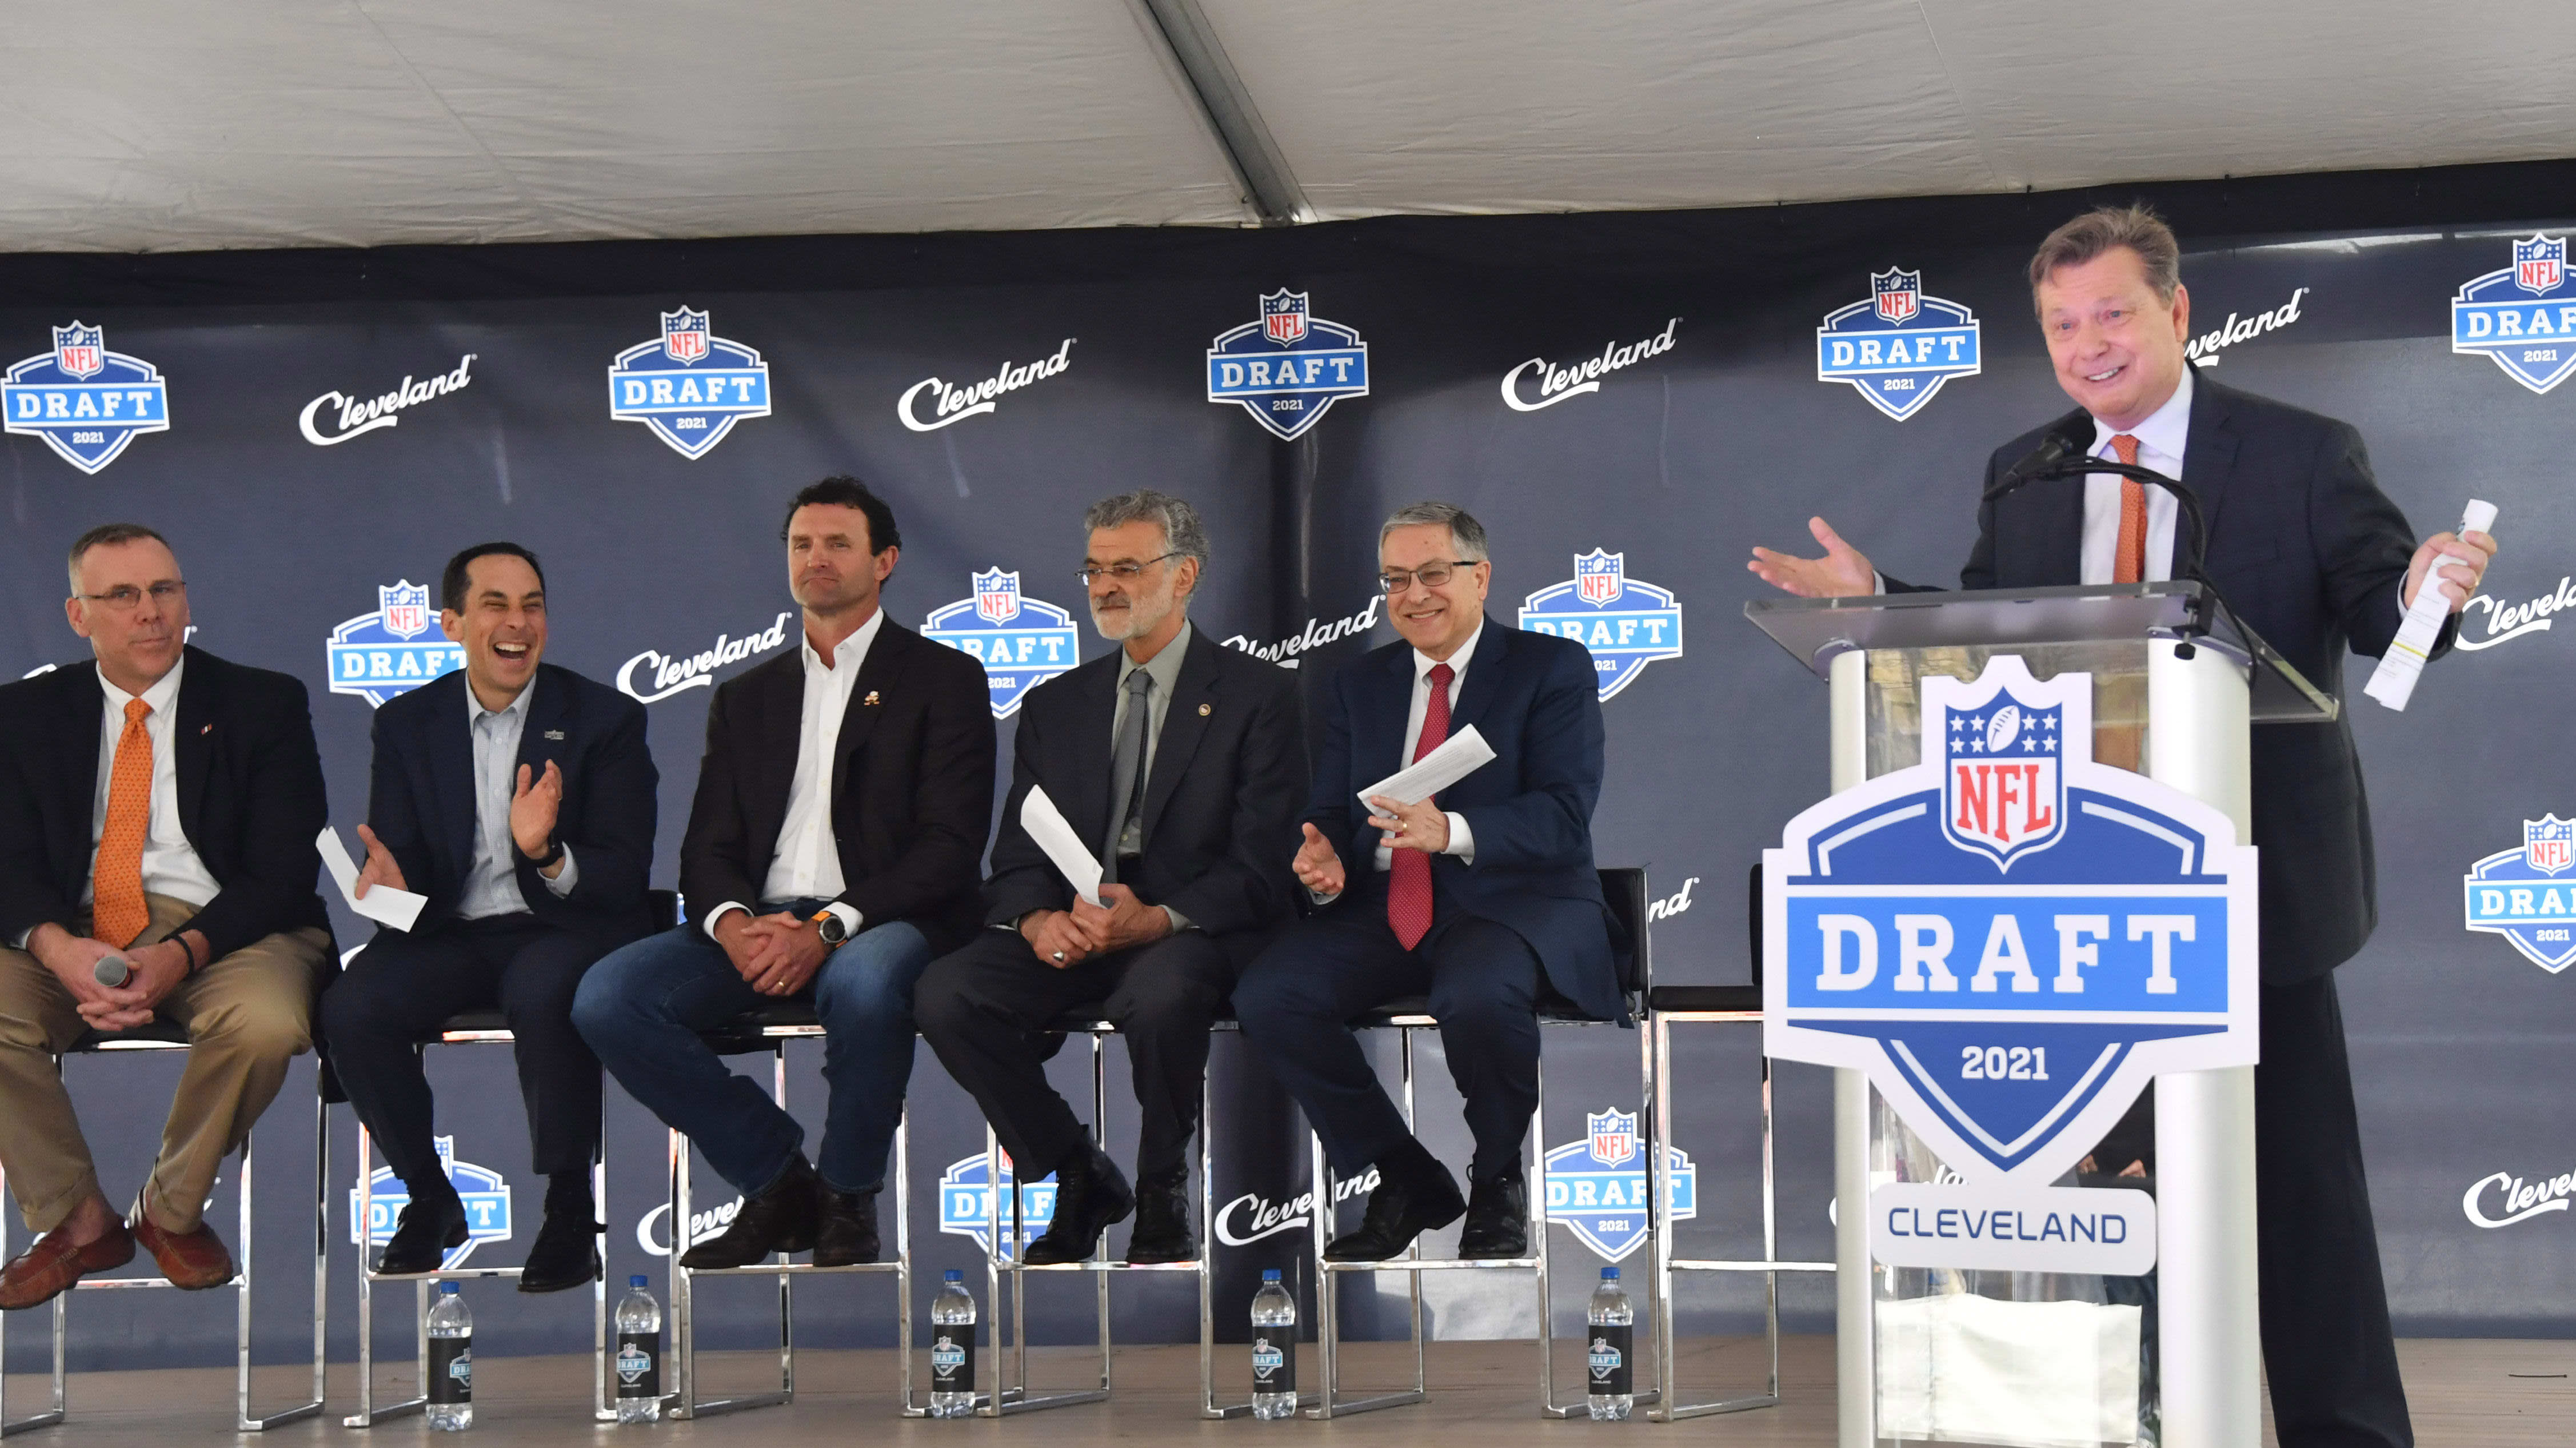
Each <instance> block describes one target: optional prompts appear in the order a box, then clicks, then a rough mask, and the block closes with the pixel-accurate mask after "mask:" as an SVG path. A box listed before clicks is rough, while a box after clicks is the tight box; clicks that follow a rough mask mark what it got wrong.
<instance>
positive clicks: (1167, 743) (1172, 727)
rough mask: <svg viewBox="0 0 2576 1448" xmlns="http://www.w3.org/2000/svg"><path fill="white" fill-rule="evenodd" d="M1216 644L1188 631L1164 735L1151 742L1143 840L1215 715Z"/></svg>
mask: <svg viewBox="0 0 2576 1448" xmlns="http://www.w3.org/2000/svg"><path fill="white" fill-rule="evenodd" d="M1215 651H1216V645H1215V644H1213V643H1210V642H1209V641H1208V639H1207V636H1206V635H1205V634H1202V633H1200V632H1199V631H1198V630H1196V629H1192V630H1190V650H1189V652H1188V653H1186V654H1183V655H1182V656H1181V672H1180V675H1179V677H1177V678H1175V679H1174V680H1173V681H1172V702H1171V705H1170V707H1168V708H1166V709H1165V710H1164V711H1163V732H1162V735H1161V737H1159V738H1157V739H1156V740H1155V741H1154V770H1153V773H1152V774H1151V775H1150V776H1148V778H1147V780H1146V783H1145V818H1144V822H1143V827H1144V834H1143V837H1144V838H1145V839H1148V840H1150V839H1152V838H1153V837H1154V820H1155V817H1156V816H1158V815H1160V814H1161V813H1162V812H1163V806H1164V805H1166V804H1169V803H1171V799H1172V792H1173V791H1174V790H1177V789H1179V788H1180V787H1181V776H1182V775H1183V774H1184V773H1186V772H1188V770H1189V767H1190V759H1191V757H1192V756H1193V755H1195V754H1197V753H1198V750H1199V741H1200V740H1202V739H1204V738H1206V737H1207V732H1208V725H1209V722H1210V721H1211V719H1212V718H1213V717H1214V715H1215V712H1216V697H1217V687H1216V660H1215V658H1214V657H1213V655H1214V654H1215Z"/></svg>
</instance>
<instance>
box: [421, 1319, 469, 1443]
mask: <svg viewBox="0 0 2576 1448" xmlns="http://www.w3.org/2000/svg"><path fill="white" fill-rule="evenodd" d="M423 1391H424V1392H425V1393H426V1394H427V1396H428V1398H429V1426H431V1427H433V1428H436V1429H438V1430H440V1431H441V1432H446V1433H457V1432H462V1431H464V1430H465V1429H467V1428H471V1427H473V1426H474V1314H473V1313H471V1312H469V1311H467V1310H466V1307H465V1299H464V1298H463V1297H461V1296H459V1295H457V1291H456V1284H455V1283H453V1282H442V1283H440V1284H438V1302H437V1305H435V1306H433V1307H431V1308H430V1309H429V1383H428V1386H427V1387H426V1388H425V1389H423Z"/></svg>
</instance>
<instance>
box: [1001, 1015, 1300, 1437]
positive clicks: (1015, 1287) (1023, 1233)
mask: <svg viewBox="0 0 2576 1448" xmlns="http://www.w3.org/2000/svg"><path fill="white" fill-rule="evenodd" d="M1050 1029H1052V1030H1057V1031H1062V1032H1064V1033H1065V1034H1066V1035H1083V1036H1088V1037H1089V1038H1090V1041H1091V1141H1092V1144H1093V1145H1094V1146H1096V1147H1098V1148H1100V1149H1101V1150H1103V1151H1106V1150H1107V1149H1108V1146H1109V1136H1108V1119H1109V1111H1108V1106H1109V1089H1108V1085H1109V1083H1108V1073H1107V1068H1106V1063H1105V1060H1104V1058H1103V1047H1104V1043H1105V1042H1106V1041H1107V1039H1108V1038H1109V1037H1110V1036H1112V1035H1114V1034H1116V1033H1117V1030H1118V1027H1117V1025H1116V1024H1115V1023H1114V1022H1111V1021H1107V1020H1103V1019H1102V1018H1101V1017H1100V1013H1099V1007H1098V1006H1096V1005H1095V1006H1091V1007H1088V1008H1085V1009H1082V1010H1077V1011H1070V1012H1067V1013H1066V1014H1064V1015H1062V1016H1060V1017H1058V1018H1057V1019H1056V1020H1055V1021H1054V1022H1053V1023H1052V1025H1051V1026H1050ZM1211 1029H1213V1030H1233V1029H1235V1024H1234V1022H1233V1021H1232V1020H1231V1019H1224V1020H1219V1021H1217V1022H1216V1023H1215V1024H1214V1025H1213V1027H1212V1028H1211ZM1215 1123H1216V1113H1215V1110H1214V1103H1213V1099H1212V1095H1211V1092H1210V1090H1209V1086H1208V1076H1207V1075H1206V1074H1205V1073H1202V1074H1201V1076H1200V1077H1199V1132H1198V1136H1199V1221H1200V1223H1201V1226H1202V1230H1201V1232H1200V1234H1199V1250H1198V1256H1197V1257H1196V1258H1195V1259H1193V1260H1191V1261H1187V1262H1120V1261H1116V1260H1113V1259H1112V1258H1111V1257H1110V1256H1109V1234H1108V1233H1106V1232H1103V1233H1101V1236H1100V1241H1099V1242H1098V1243H1097V1244H1095V1245H1094V1247H1093V1250H1092V1255H1091V1257H1090V1258H1089V1260H1087V1261H1082V1262H1065V1263H1060V1264H1058V1265H1055V1266H1047V1267H1031V1266H1027V1265H1025V1264H1024V1263H1022V1262H1021V1260H1020V1257H1021V1253H1022V1251H1023V1250H1024V1249H1025V1248H1026V1247H1027V1246H1028V1231H1027V1228H1026V1226H1025V1224H1024V1223H1023V1221H1022V1216H1023V1213H1022V1202H1023V1199H1024V1198H1025V1197H1026V1195H1027V1189H1026V1188H1025V1187H1024V1186H1023V1185H1022V1184H1021V1182H1020V1181H1019V1179H1018V1178H1017V1176H1014V1177H1013V1178H1012V1179H1011V1188H1010V1193H1009V1195H1010V1198H1011V1219H1010V1224H1009V1233H1010V1234H1009V1235H1008V1236H1007V1237H1006V1236H1004V1235H1003V1222H1002V1197H1003V1190H1002V1171H1001V1167H1000V1163H1001V1160H1002V1147H1001V1143H1000V1142H999V1141H998V1140H997V1139H996V1138H995V1136H994V1134H993V1127H992V1123H990V1122H986V1123H985V1125H984V1161H985V1164H986V1165H985V1180H986V1181H987V1182H989V1183H991V1187H990V1189H989V1190H988V1191H987V1193H986V1195H985V1203H984V1208H985V1228H986V1230H985V1238H984V1240H985V1244H986V1246H985V1252H984V1300H985V1301H987V1302H990V1303H992V1304H993V1309H994V1310H993V1335H992V1341H993V1347H994V1349H995V1369H994V1383H993V1390H992V1391H991V1392H990V1393H978V1394H976V1404H975V1411H976V1412H977V1413H978V1414H979V1415H981V1416H984V1417H988V1418H998V1417H1003V1416H1006V1415H1008V1414H1013V1413H1031V1412H1037V1411H1039V1410H1041V1409H1045V1408H1069V1407H1072V1406H1073V1405H1075V1404H1077V1403H1099V1402H1106V1401H1107V1400H1108V1398H1109V1388H1110V1381H1109V1358H1110V1354H1109V1274H1111V1273H1113V1272H1187V1273H1190V1274H1191V1275H1192V1276H1194V1277H1195V1278H1196V1279H1197V1281H1198V1290H1199V1416H1200V1417H1202V1418H1240V1417H1248V1416H1250V1415H1251V1412H1252V1403H1251V1401H1250V1400H1249V1399H1246V1400H1245V1401H1243V1402H1240V1403H1224V1404H1220V1403H1219V1402H1217V1400H1216V1315H1215V1301H1214V1293H1215V1277H1214V1270H1213V1269H1214V1265H1215V1262H1214V1259H1215V1244H1216V1186H1215V1183H1216V1177H1215V1167H1214V1161H1215V1151H1214V1149H1213V1147H1212V1146H1211V1145H1210V1140H1209V1139H1210V1137H1211V1136H1212V1135H1213V1134H1214V1132H1215ZM1006 1244H1007V1245H1008V1247H1009V1250H1008V1251H1007V1252H1005V1251H1004V1247H1005V1245H1006ZM1006 1256H1007V1257H1008V1258H1009V1261H1008V1263H1007V1265H1006V1264H1005V1262H1004V1260H1003V1259H1004V1258H1005V1257H1006ZM1004 1272H1008V1273H1009V1274H1010V1279H1011V1350H1010V1362H1011V1371H1010V1373H1009V1375H1008V1377H1007V1379H1006V1378H1005V1376H1004V1374H1003V1373H1002V1371H1001V1368H1000V1356H1001V1354H1000V1349H1001V1345H1002V1338H1001V1327H1002V1314H1001V1301H1002V1297H1001V1291H1002V1288H1001V1279H1002V1274H1003V1273H1004ZM1031 1272H1086V1273H1089V1274H1091V1280H1092V1288H1093V1293H1094V1296H1093V1313H1094V1316H1095V1320H1096V1321H1097V1323H1098V1325H1099V1342H1100V1386H1098V1387H1097V1388H1082V1389H1074V1390H1070V1391H1066V1392H1056V1393H1031V1392H1030V1391H1029V1356H1028V1354H1029V1343H1028V1300H1027V1295H1026V1281H1025V1274H1027V1273H1031Z"/></svg>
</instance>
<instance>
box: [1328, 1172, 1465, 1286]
mask: <svg viewBox="0 0 2576 1448" xmlns="http://www.w3.org/2000/svg"><path fill="white" fill-rule="evenodd" d="M1415 1150H1416V1151H1419V1150H1420V1148H1418V1147H1417V1148H1415ZM1465 1210H1467V1202H1466V1199H1465V1198H1463V1197H1461V1196H1459V1195H1458V1179H1457V1178H1456V1177H1454V1176H1452V1175H1450V1174H1449V1168H1447V1167H1445V1166H1442V1165H1441V1164H1440V1163H1439V1162H1438V1161H1435V1160H1433V1159H1432V1158H1431V1157H1430V1155H1429V1154H1427V1153H1425V1154H1423V1155H1422V1156H1421V1157H1420V1159H1419V1160H1418V1161H1412V1162H1404V1163H1393V1162H1380V1163H1378V1184H1377V1190H1376V1191H1373V1192H1371V1193H1369V1199H1368V1213H1367V1215H1365V1216H1363V1217H1362V1218H1361V1219H1360V1224H1359V1227H1358V1228H1357V1229H1356V1230H1354V1231H1350V1232H1345V1233H1343V1234H1342V1235H1341V1236H1339V1237H1336V1238H1334V1239H1333V1240H1332V1242H1331V1243H1329V1244H1328V1245H1326V1247H1325V1248H1324V1259H1325V1260H1326V1261H1329V1262H1383V1261H1385V1260H1387V1259H1388V1258H1390V1257H1395V1256H1400V1255H1402V1253H1403V1252H1404V1249H1405V1248H1407V1247H1409V1246H1411V1245H1413V1239H1414V1238H1416V1237H1419V1236H1421V1235H1422V1234H1423V1233H1425V1232H1430V1231H1437V1230H1438V1229H1440V1228H1442V1227H1445V1226H1447V1225H1449V1224H1450V1223H1451V1222H1454V1221H1456V1220H1458V1214H1459V1213H1461V1212H1463V1211H1465Z"/></svg>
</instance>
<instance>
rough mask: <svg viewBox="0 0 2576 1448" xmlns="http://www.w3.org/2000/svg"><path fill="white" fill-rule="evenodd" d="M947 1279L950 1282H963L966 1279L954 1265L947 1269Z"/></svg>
mask: <svg viewBox="0 0 2576 1448" xmlns="http://www.w3.org/2000/svg"><path fill="white" fill-rule="evenodd" d="M948 1280H949V1281H951V1282H963V1281H965V1280H966V1274H965V1273H963V1272H960V1271H959V1270H957V1269H956V1268H954V1267H951V1268H949V1269H948Z"/></svg>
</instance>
